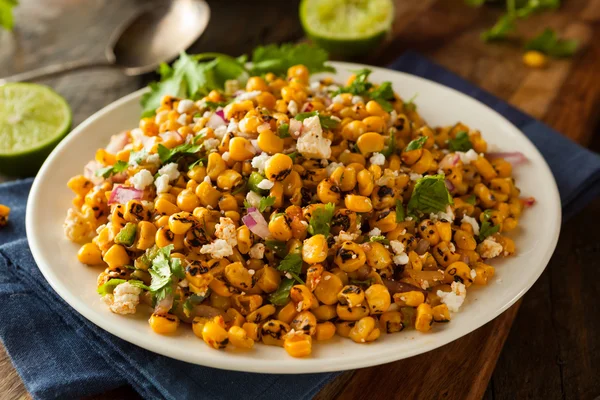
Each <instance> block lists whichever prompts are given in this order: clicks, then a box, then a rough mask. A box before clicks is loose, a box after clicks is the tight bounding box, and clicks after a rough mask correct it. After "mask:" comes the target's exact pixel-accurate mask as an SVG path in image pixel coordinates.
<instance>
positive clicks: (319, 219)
mask: <svg viewBox="0 0 600 400" xmlns="http://www.w3.org/2000/svg"><path fill="white" fill-rule="evenodd" d="M334 211H335V204H333V203H327V204H325V206H323V207H318V208H315V210H314V211H313V214H312V216H311V217H310V221H309V222H308V233H310V234H311V235H313V236H314V235H324V236H325V237H327V236H329V230H330V229H331V218H333V212H334Z"/></svg>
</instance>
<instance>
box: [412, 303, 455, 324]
mask: <svg viewBox="0 0 600 400" xmlns="http://www.w3.org/2000/svg"><path fill="white" fill-rule="evenodd" d="M419 307H420V306H419ZM418 311H419V310H418V309H417V313H418ZM431 312H432V314H433V320H434V321H435V322H450V311H448V306H447V305H445V304H440V305H438V306H435V307H433V309H432V310H431Z"/></svg>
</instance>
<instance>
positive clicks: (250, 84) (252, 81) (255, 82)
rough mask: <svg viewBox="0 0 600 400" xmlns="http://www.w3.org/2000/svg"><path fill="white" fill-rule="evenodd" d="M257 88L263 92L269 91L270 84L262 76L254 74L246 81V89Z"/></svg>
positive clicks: (249, 90) (252, 89)
mask: <svg viewBox="0 0 600 400" xmlns="http://www.w3.org/2000/svg"><path fill="white" fill-rule="evenodd" d="M255 90H259V91H261V92H268V91H269V85H267V83H266V82H265V80H264V79H263V78H261V77H260V76H252V77H250V78H249V79H248V81H247V82H246V91H247V92H253V91H255Z"/></svg>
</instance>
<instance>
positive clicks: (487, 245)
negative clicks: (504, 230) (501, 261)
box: [477, 237, 502, 258]
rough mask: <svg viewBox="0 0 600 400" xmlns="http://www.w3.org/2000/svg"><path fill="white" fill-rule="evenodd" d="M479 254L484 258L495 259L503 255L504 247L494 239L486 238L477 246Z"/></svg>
mask: <svg viewBox="0 0 600 400" xmlns="http://www.w3.org/2000/svg"><path fill="white" fill-rule="evenodd" d="M477 252H478V253H479V255H480V256H481V257H483V258H494V257H498V256H499V255H500V254H502V245H501V244H500V243H498V242H496V239H494V238H493V237H488V238H486V239H485V240H484V241H483V242H481V243H479V245H478V246H477Z"/></svg>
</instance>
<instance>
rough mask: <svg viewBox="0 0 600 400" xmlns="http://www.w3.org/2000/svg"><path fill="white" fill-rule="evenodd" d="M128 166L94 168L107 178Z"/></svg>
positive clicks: (119, 163)
mask: <svg viewBox="0 0 600 400" xmlns="http://www.w3.org/2000/svg"><path fill="white" fill-rule="evenodd" d="M0 1H1V0H0ZM128 166H129V164H128V163H126V162H125V161H121V160H119V161H117V162H116V163H115V165H111V166H108V167H104V168H100V169H98V170H96V176H101V177H103V178H108V177H110V176H112V175H116V174H118V173H120V172H123V171H125V170H126V169H127V167H128Z"/></svg>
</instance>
